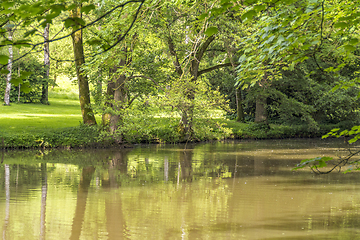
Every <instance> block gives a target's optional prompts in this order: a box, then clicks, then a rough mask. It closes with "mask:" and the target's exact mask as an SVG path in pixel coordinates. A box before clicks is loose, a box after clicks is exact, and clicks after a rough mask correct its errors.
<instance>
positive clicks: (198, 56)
mask: <svg viewBox="0 0 360 240" xmlns="http://www.w3.org/2000/svg"><path fill="white" fill-rule="evenodd" d="M214 40H215V35H212V36H211V37H208V39H206V41H205V42H204V43H203V45H201V47H200V49H199V50H198V52H197V53H196V55H195V57H196V60H197V61H198V62H200V61H201V58H202V57H203V56H204V53H205V51H206V49H207V48H208V47H209V45H210V43H212V41H214Z"/></svg>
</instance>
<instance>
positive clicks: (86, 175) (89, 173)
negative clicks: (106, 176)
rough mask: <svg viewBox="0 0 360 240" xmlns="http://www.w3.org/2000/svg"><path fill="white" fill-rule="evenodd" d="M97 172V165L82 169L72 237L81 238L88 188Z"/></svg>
mask: <svg viewBox="0 0 360 240" xmlns="http://www.w3.org/2000/svg"><path fill="white" fill-rule="evenodd" d="M94 172H95V167H93V166H90V167H84V168H83V170H82V174H81V178H80V183H79V188H78V194H77V199H76V209H75V216H74V219H73V224H72V229H71V236H70V239H79V238H80V234H81V227H82V224H83V221H84V215H85V210H86V200H87V196H88V190H89V187H90V182H91V179H92V177H93V174H94Z"/></svg>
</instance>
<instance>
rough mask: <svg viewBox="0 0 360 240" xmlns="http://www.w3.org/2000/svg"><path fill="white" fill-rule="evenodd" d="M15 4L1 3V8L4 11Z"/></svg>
mask: <svg viewBox="0 0 360 240" xmlns="http://www.w3.org/2000/svg"><path fill="white" fill-rule="evenodd" d="M14 4H15V2H3V3H1V6H3V7H4V8H5V9H9V8H11V7H12V6H14Z"/></svg>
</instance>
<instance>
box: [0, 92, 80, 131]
mask: <svg viewBox="0 0 360 240" xmlns="http://www.w3.org/2000/svg"><path fill="white" fill-rule="evenodd" d="M49 102H50V105H42V104H16V103H13V104H11V106H3V105H0V132H40V131H47V130H49V129H58V128H66V127H75V126H78V125H79V123H80V122H81V121H82V117H81V111H80V106H79V102H78V101H77V100H70V99H53V98H50V99H49Z"/></svg>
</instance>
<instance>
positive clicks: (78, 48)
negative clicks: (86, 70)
mask: <svg viewBox="0 0 360 240" xmlns="http://www.w3.org/2000/svg"><path fill="white" fill-rule="evenodd" d="M71 17H72V18H80V17H81V14H80V7H77V8H76V9H74V10H73V11H72V12H71ZM79 27H80V24H75V26H74V27H73V30H77V29H79ZM71 37H72V41H73V48H74V58H75V67H76V75H77V79H78V85H79V99H80V108H81V114H82V118H83V122H84V124H87V125H94V124H96V120H95V116H94V114H93V111H92V109H91V107H90V91H89V82H88V78H87V76H86V75H85V74H83V70H82V69H81V67H82V66H83V64H84V63H85V59H84V48H83V40H82V31H81V30H80V31H77V32H75V33H73V34H72V35H71Z"/></svg>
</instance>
